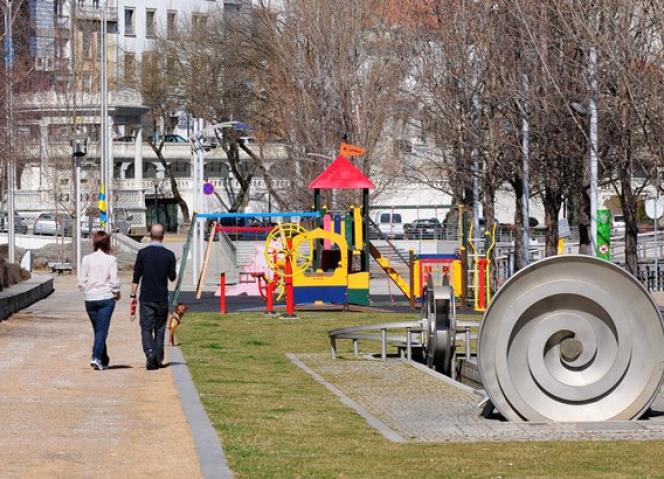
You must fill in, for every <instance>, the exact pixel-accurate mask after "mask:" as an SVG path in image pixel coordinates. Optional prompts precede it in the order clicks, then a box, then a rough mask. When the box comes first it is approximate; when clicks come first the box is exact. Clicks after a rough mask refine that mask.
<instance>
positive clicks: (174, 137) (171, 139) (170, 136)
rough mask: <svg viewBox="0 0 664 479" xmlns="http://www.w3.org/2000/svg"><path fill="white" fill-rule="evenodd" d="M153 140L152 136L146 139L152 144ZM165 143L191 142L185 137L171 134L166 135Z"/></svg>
mask: <svg viewBox="0 0 664 479" xmlns="http://www.w3.org/2000/svg"><path fill="white" fill-rule="evenodd" d="M152 138H153V137H151V136H150V137H148V138H146V141H147V142H149V143H152ZM159 141H161V137H160V138H159ZM164 143H189V140H187V139H186V138H185V137H184V136H180V135H173V134H171V133H169V134H167V135H164Z"/></svg>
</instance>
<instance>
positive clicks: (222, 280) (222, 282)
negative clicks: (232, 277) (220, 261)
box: [219, 273, 226, 314]
mask: <svg viewBox="0 0 664 479" xmlns="http://www.w3.org/2000/svg"><path fill="white" fill-rule="evenodd" d="M219 314H226V273H221V274H220V275H219Z"/></svg>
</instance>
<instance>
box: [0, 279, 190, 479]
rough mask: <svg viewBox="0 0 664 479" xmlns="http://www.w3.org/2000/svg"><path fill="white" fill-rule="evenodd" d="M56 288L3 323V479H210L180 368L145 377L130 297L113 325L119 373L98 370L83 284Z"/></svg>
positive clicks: (67, 282)
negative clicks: (181, 391)
mask: <svg viewBox="0 0 664 479" xmlns="http://www.w3.org/2000/svg"><path fill="white" fill-rule="evenodd" d="M55 287H56V292H55V293H54V294H53V295H51V296H50V297H49V298H47V299H46V300H43V301H41V302H39V303H37V304H35V305H33V306H32V307H30V308H29V309H28V310H26V311H24V312H22V313H20V314H17V315H15V316H13V317H12V318H10V319H9V320H8V321H5V322H2V323H0V445H1V447H0V477H1V478H32V477H35V478H37V477H39V478H45V477H48V478H79V477H80V478H90V477H103V478H106V477H109V478H115V477H118V478H122V479H128V478H134V477H158V478H160V479H161V478H183V477H184V478H187V479H195V478H199V477H202V473H201V467H200V465H199V459H198V457H197V452H196V447H195V443H194V439H193V437H192V431H191V428H190V426H189V423H188V422H187V419H186V417H185V414H184V412H183V408H182V405H181V402H180V399H179V398H178V393H177V388H176V385H175V383H174V380H173V374H172V369H170V368H167V369H161V370H159V371H146V370H145V364H144V356H143V352H142V350H141V345H140V338H139V329H138V328H139V326H138V321H136V322H134V323H132V322H130V321H129V315H128V301H127V297H128V291H126V290H124V291H123V296H124V297H123V300H122V301H121V302H120V303H119V305H118V308H116V312H115V314H114V316H113V321H112V323H111V330H110V334H109V342H108V347H109V354H110V357H111V366H112V367H111V369H109V370H106V371H94V370H92V369H91V368H90V366H89V359H90V348H91V343H92V328H91V327H90V323H89V320H88V319H87V315H86V314H85V312H84V307H83V302H82V299H81V295H80V294H79V293H78V291H77V290H76V288H75V284H74V278H73V277H69V276H64V277H59V278H57V279H56V285H55ZM167 360H168V358H167ZM173 369H175V368H173Z"/></svg>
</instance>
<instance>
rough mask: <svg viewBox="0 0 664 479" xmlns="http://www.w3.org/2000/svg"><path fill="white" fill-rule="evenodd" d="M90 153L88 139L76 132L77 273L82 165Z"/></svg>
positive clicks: (78, 268)
mask: <svg viewBox="0 0 664 479" xmlns="http://www.w3.org/2000/svg"><path fill="white" fill-rule="evenodd" d="M87 152H88V137H87V135H86V134H85V133H83V132H82V131H80V130H76V133H74V138H73V139H72V141H71V156H72V158H73V159H74V167H75V176H76V180H75V181H76V187H75V189H76V191H75V194H76V199H75V203H76V216H75V218H76V220H75V221H76V223H75V225H74V228H76V272H77V273H78V272H79V271H80V267H81V164H82V163H83V159H84V158H85V155H86V154H87Z"/></svg>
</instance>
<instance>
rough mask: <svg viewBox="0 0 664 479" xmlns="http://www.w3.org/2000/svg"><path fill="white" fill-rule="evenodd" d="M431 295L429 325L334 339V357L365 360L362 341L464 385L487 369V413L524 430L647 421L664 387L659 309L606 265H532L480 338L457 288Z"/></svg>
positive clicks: (500, 298) (388, 327)
mask: <svg viewBox="0 0 664 479" xmlns="http://www.w3.org/2000/svg"><path fill="white" fill-rule="evenodd" d="M425 297H426V307H423V308H422V312H423V317H422V319H421V320H420V321H413V322H399V323H387V324H382V325H371V326H358V327H354V328H344V329H340V330H334V331H330V333H329V335H330V342H331V346H332V354H333V357H336V356H337V354H338V353H337V347H338V344H337V342H338V341H339V340H340V339H348V340H352V341H353V351H354V352H355V353H356V354H359V351H360V346H359V341H360V340H362V341H365V340H374V341H380V343H381V357H382V358H383V359H386V358H387V348H388V345H391V346H393V347H396V348H397V349H398V350H399V351H400V352H401V355H402V356H403V357H404V358H411V357H412V358H413V359H419V360H420V361H422V362H425V363H426V364H428V365H429V366H430V367H433V368H434V369H436V370H437V371H439V372H441V373H443V374H446V375H449V376H451V377H452V379H455V380H460V379H463V375H462V374H461V371H462V370H464V369H468V370H472V369H475V370H479V376H480V377H479V381H480V386H482V387H483V388H484V389H485V391H486V393H487V395H488V397H489V399H490V403H489V404H490V406H488V407H485V412H491V411H492V410H493V409H494V407H495V409H497V410H498V411H499V412H500V414H502V416H503V417H505V418H506V419H508V420H510V421H515V422H521V421H538V422H558V421H609V420H634V419H638V418H640V417H641V416H642V415H643V414H644V412H645V411H646V410H647V409H648V407H649V406H650V404H651V403H652V401H653V400H654V398H655V395H656V393H657V391H658V390H659V388H660V386H661V384H662V380H663V379H664V324H663V322H662V319H661V317H660V314H659V310H658V308H657V306H656V304H655V303H654V301H653V299H652V298H651V297H650V294H649V293H648V291H647V290H646V289H645V288H644V287H643V286H642V285H641V284H640V283H639V282H638V281H637V280H636V279H635V278H634V277H632V276H631V275H629V274H628V273H626V272H625V271H624V270H622V269H621V268H620V267H618V266H616V265H613V264H611V263H609V262H607V261H603V260H601V259H598V258H594V257H589V256H578V255H570V256H554V257H550V258H547V259H544V260H541V261H539V262H536V263H533V264H531V265H530V266H528V267H526V268H524V269H523V270H521V271H519V272H518V273H517V274H515V275H514V276H513V277H512V278H510V279H509V280H508V282H507V283H506V284H505V285H504V286H503V287H502V288H501V289H500V290H499V291H498V293H497V294H496V296H495V297H494V298H493V300H492V302H491V304H490V305H489V306H488V308H487V311H486V312H485V314H484V318H483V320H482V322H481V324H480V330H479V334H477V335H474V334H473V333H472V329H471V328H472V327H473V326H475V327H476V326H477V323H474V325H473V323H471V322H466V321H459V320H456V318H455V311H454V308H453V304H454V301H452V293H451V291H450V290H449V289H445V288H444V287H429V288H427V289H426V292H425ZM404 329H405V330H406V334H405V335H403V334H402V331H403V330H404ZM388 331H390V332H391V334H389V335H388V334H387V332H388ZM397 332H398V333H397ZM473 337H476V338H477V350H476V353H475V352H473V351H472V349H471V347H472V346H471V340H472V339H473ZM459 343H463V344H464V352H463V355H459V354H457V345H458V344H459Z"/></svg>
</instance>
